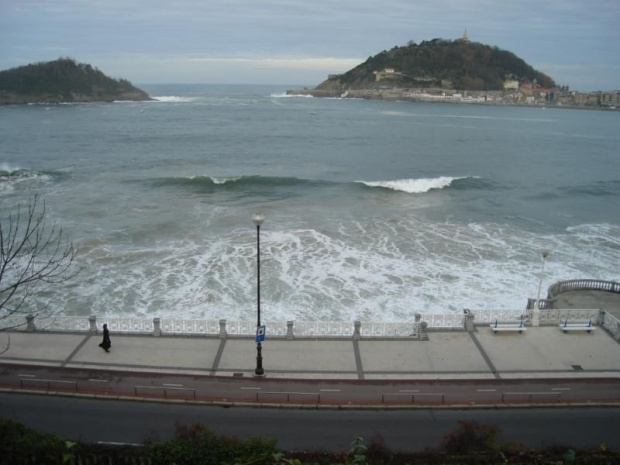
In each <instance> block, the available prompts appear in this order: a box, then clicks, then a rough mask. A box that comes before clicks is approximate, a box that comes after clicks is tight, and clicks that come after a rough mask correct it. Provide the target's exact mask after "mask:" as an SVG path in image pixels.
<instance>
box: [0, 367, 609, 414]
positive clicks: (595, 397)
mask: <svg viewBox="0 0 620 465" xmlns="http://www.w3.org/2000/svg"><path fill="white" fill-rule="evenodd" d="M0 387H7V388H13V389H31V390H32V389H42V390H50V391H64V392H67V393H71V392H78V393H85V394H105V395H113V396H119V395H121V396H136V397H145V398H168V399H179V400H193V399H196V400H204V401H214V402H222V401H226V402H247V403H263V404H305V405H316V404H320V405H381V406H390V405H391V406H396V405H411V404H415V405H508V404H521V405H526V404H532V403H533V404H555V403H584V402H597V403H616V404H618V402H619V401H620V383H618V379H617V378H613V379H584V378H582V379H577V378H563V379H533V380H532V379H530V380H523V379H515V380H506V379H504V380H478V381H476V380H443V381H428V380H427V381H420V380H409V381H389V380H386V381H357V380H356V381H341V380H330V381H325V380H323V381H320V380H312V379H306V380H304V379H295V380H285V379H270V378H232V377H226V378H222V377H219V378H218V377H211V376H192V375H173V374H158V373H140V372H119V371H111V370H110V371H107V370H106V371H101V370H83V369H67V368H50V367H40V366H39V367H36V366H28V365H24V366H18V365H8V364H7V365H3V366H1V367H0Z"/></svg>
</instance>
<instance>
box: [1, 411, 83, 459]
mask: <svg viewBox="0 0 620 465" xmlns="http://www.w3.org/2000/svg"><path fill="white" fill-rule="evenodd" d="M0 438H2V440H1V441H0V464H2V465H4V464H7V465H8V464H11V465H12V464H15V463H45V464H50V465H55V464H63V463H68V462H69V461H70V460H71V458H72V457H73V454H74V453H75V452H76V444H75V443H73V442H71V441H66V440H64V439H62V438H60V437H59V436H57V435H55V434H46V433H39V432H38V431H36V430H34V429H31V428H28V427H26V426H24V425H22V424H21V423H17V422H14V421H11V420H6V419H0Z"/></svg>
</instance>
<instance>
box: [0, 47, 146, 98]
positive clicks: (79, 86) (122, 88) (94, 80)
mask: <svg viewBox="0 0 620 465" xmlns="http://www.w3.org/2000/svg"><path fill="white" fill-rule="evenodd" d="M115 100H126V101H127V100H134V101H141V100H151V98H150V97H149V94H147V93H146V92H145V91H143V90H142V89H138V88H137V87H134V86H133V85H132V84H131V83H130V82H129V81H127V80H125V79H113V78H110V77H108V76H106V75H105V74H103V73H102V72H101V71H99V69H97V68H93V67H92V66H91V65H89V64H85V63H77V62H76V61H75V60H73V59H71V58H59V59H58V60H55V61H50V62H44V63H35V64H29V65H26V66H20V67H18V68H12V69H9V70H6V71H0V105H19V104H28V103H45V104H49V103H90V102H113V101H115Z"/></svg>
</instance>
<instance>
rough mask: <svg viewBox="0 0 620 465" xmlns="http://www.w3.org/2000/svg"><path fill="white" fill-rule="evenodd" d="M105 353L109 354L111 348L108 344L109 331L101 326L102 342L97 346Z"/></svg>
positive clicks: (110, 344)
mask: <svg viewBox="0 0 620 465" xmlns="http://www.w3.org/2000/svg"><path fill="white" fill-rule="evenodd" d="M99 347H101V348H102V349H103V350H105V351H106V352H110V347H112V343H111V342H110V331H108V325H107V324H104V325H103V341H102V342H101V344H99Z"/></svg>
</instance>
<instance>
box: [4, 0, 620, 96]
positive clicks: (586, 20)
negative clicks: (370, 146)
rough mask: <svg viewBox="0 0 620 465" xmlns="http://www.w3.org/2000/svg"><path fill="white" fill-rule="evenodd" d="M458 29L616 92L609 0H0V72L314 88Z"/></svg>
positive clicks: (561, 75)
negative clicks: (50, 66)
mask: <svg viewBox="0 0 620 465" xmlns="http://www.w3.org/2000/svg"><path fill="white" fill-rule="evenodd" d="M466 28H467V32H468V35H469V37H470V39H471V40H472V41H475V42H481V43H483V44H488V45H493V46H497V47H499V48H501V49H504V50H509V51H511V52H513V53H515V54H516V55H517V56H519V57H521V58H523V59H524V60H525V61H526V62H527V63H529V64H531V65H532V66H534V68H536V69H538V70H539V71H542V72H544V73H546V74H548V75H550V76H551V77H552V78H554V79H555V80H556V82H557V83H558V84H561V85H564V84H566V85H569V86H570V87H571V89H575V90H610V89H620V0H424V1H421V0H374V1H367V0H329V1H328V0H0V69H8V68H12V67H15V66H20V65H24V64H28V63H32V62H38V61H49V60H53V59H56V58H58V57H60V56H63V57H64V56H68V57H71V58H74V59H76V60H77V61H79V62H85V63H90V64H92V65H93V66H96V67H98V68H99V69H101V70H102V71H103V72H104V73H106V74H108V75H110V76H112V77H116V78H118V77H123V78H126V79H129V80H130V81H132V82H133V83H134V84H137V85H139V84H153V83H223V84H286V85H293V84H294V85H307V86H315V85H317V84H319V83H320V82H321V81H323V80H324V79H325V78H326V77H327V75H328V74H331V73H341V72H344V71H347V70H349V69H351V68H352V67H354V66H356V65H358V64H359V63H361V62H363V61H365V60H366V58H368V57H369V56H372V55H375V54H377V53H379V52H381V51H382V50H386V49H390V48H392V47H394V46H395V45H405V44H406V43H407V42H408V41H410V40H413V41H415V42H416V43H420V42H421V41H423V40H431V39H434V38H437V37H440V38H444V39H457V38H459V37H461V36H462V35H463V31H464V30H465V29H466Z"/></svg>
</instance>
